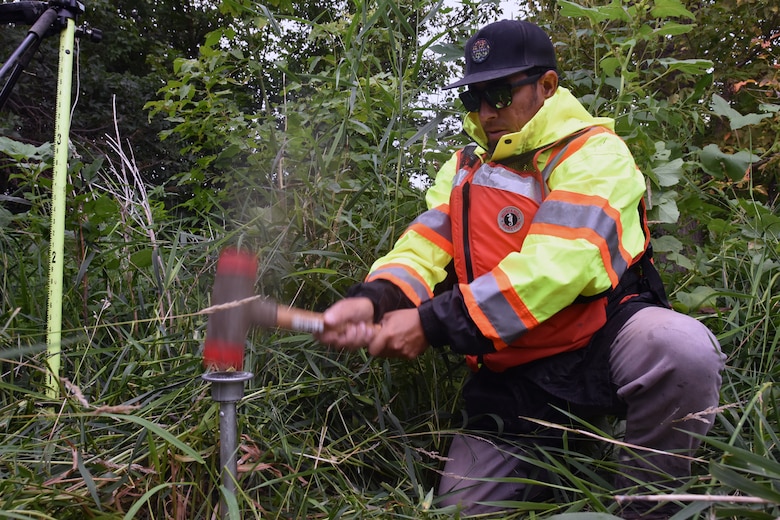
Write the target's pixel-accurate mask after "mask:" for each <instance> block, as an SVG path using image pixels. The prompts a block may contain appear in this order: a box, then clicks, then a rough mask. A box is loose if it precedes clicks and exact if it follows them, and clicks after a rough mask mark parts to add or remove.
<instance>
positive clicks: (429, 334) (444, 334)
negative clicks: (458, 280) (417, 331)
mask: <svg viewBox="0 0 780 520" xmlns="http://www.w3.org/2000/svg"><path fill="white" fill-rule="evenodd" d="M445 297H446V293H445V295H442V296H437V297H436V298H433V299H431V300H428V301H425V302H422V303H421V304H420V306H419V307H417V312H418V313H419V314H420V325H422V328H423V333H424V334H425V339H427V340H428V343H429V344H430V345H431V346H432V347H443V346H445V345H449V344H450V339H449V334H448V332H449V331H448V330H447V324H446V323H443V322H442V321H441V320H440V319H439V316H438V315H437V314H436V309H435V305H436V304H435V303H434V300H436V299H438V298H445Z"/></svg>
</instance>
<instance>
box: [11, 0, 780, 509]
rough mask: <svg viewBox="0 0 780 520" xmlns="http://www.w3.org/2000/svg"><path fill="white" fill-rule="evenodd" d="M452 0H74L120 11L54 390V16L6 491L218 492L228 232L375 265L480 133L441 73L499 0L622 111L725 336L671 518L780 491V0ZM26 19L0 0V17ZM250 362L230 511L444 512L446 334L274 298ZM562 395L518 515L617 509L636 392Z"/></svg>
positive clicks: (699, 305)
mask: <svg viewBox="0 0 780 520" xmlns="http://www.w3.org/2000/svg"><path fill="white" fill-rule="evenodd" d="M128 4H131V5H132V8H130V7H129V6H128ZM452 4H453V3H448V4H446V5H445V3H444V2H438V3H435V2H424V1H422V0H403V1H401V2H395V1H392V0H377V1H376V2H363V1H360V0H355V1H352V2H343V1H340V0H332V1H326V2H324V3H323V2H318V3H314V2H307V1H302V2H297V1H294V0H277V1H273V2H270V3H267V4H260V3H256V2H253V1H250V0H224V1H222V2H220V3H218V2H210V1H191V2H176V1H170V0H166V1H160V2H152V1H150V0H139V1H137V2H131V3H128V2H119V1H115V0H94V1H90V2H87V3H86V7H87V10H86V13H85V15H84V20H86V21H88V22H89V23H90V24H91V25H92V26H94V27H97V28H100V29H102V30H103V31H104V32H105V39H104V41H103V42H102V43H100V44H94V43H89V42H82V43H81V44H80V45H79V68H78V83H77V84H76V87H75V91H76V92H77V93H78V97H77V100H76V104H75V109H74V111H73V129H72V132H71V141H72V146H71V161H70V177H69V178H70V183H69V185H68V202H67V204H68V212H67V222H66V261H65V266H64V268H65V280H66V292H65V294H64V301H63V304H62V307H63V356H64V359H63V367H62V371H61V373H60V383H61V384H60V393H61V397H59V398H57V399H52V398H51V397H50V396H49V394H48V393H47V391H46V385H45V382H46V377H45V372H46V358H45V353H46V336H45V331H46V306H47V275H48V247H49V243H48V241H49V227H50V223H49V203H50V199H51V163H52V145H51V141H52V137H51V136H52V132H53V130H52V128H53V106H54V88H53V85H54V84H55V83H56V55H57V42H56V41H55V39H53V38H52V39H49V40H47V41H45V42H44V44H43V45H42V47H41V51H40V52H39V53H38V55H37V56H36V58H35V60H34V61H33V63H31V65H30V67H29V69H28V72H29V73H28V74H25V75H24V76H23V77H22V78H21V79H20V81H19V84H18V85H17V87H16V89H15V90H14V93H13V95H12V96H11V98H10V99H9V102H8V103H7V105H6V106H5V107H4V109H3V110H2V112H0V130H1V131H2V135H0V177H1V179H0V182H1V184H0V224H1V225H0V266H1V267H2V275H1V276H2V278H0V283H1V285H0V516H1V517H4V518H56V519H58V520H62V519H82V518H106V519H108V518H112V519H114V518H150V519H151V518H176V519H189V518H209V517H211V515H212V514H213V512H214V507H215V505H216V504H217V502H218V499H219V482H220V481H219V467H218V466H219V464H218V453H219V451H218V448H217V442H218V438H219V436H218V431H217V428H216V425H217V412H218V407H217V405H216V404H215V403H214V402H213V401H212V400H211V399H210V397H209V392H208V387H207V386H206V385H205V384H204V383H203V382H202V381H201V379H200V375H201V373H202V367H201V360H200V354H201V349H202V340H203V336H204V333H205V325H206V317H205V316H204V315H202V314H198V311H199V310H201V309H203V308H205V307H207V306H208V305H209V304H210V301H209V298H210V290H211V284H212V281H213V274H214V266H215V260H216V257H217V255H218V253H219V251H220V250H221V249H222V247H224V246H225V245H227V244H240V245H241V246H242V247H246V248H249V249H251V250H253V251H255V252H257V253H258V254H259V256H260V266H261V267H260V272H259V273H258V283H257V287H256V290H257V291H258V292H261V293H264V294H267V295H270V296H272V297H275V298H276V299H278V300H279V301H282V302H285V303H294V304H296V305H299V306H302V307H306V308H312V309H323V308H325V307H326V306H327V305H328V304H330V303H331V302H332V301H334V300H335V299H337V298H338V297H339V296H340V295H341V294H343V293H344V291H345V290H346V289H347V287H349V286H350V285H351V284H352V283H354V282H356V281H358V280H360V279H361V278H362V276H363V275H364V274H365V272H366V270H367V269H368V267H369V265H370V263H371V261H372V259H373V258H375V257H376V256H377V255H378V254H381V253H382V252H383V251H385V250H387V248H388V247H389V246H390V245H391V244H392V241H393V240H394V239H395V238H396V237H397V236H398V234H399V233H400V231H401V230H402V229H403V228H404V227H405V225H406V224H407V223H408V222H409V221H410V219H411V218H412V217H413V216H414V215H415V214H416V212H418V211H419V210H420V208H421V207H422V197H421V193H422V192H421V187H424V186H425V185H426V184H427V182H428V181H429V179H430V178H431V176H432V175H433V174H434V173H435V171H436V169H437V166H438V165H439V164H440V163H441V161H442V160H443V159H445V158H446V157H447V156H448V155H449V153H450V151H451V150H452V149H453V148H454V147H456V146H458V145H459V144H462V143H463V137H462V136H460V135H459V134H458V131H459V122H458V120H459V118H460V109H459V106H458V105H457V103H455V102H454V100H453V94H452V93H449V94H445V93H442V92H441V91H440V90H439V87H440V86H441V85H442V84H443V83H444V82H445V81H446V78H447V77H449V75H450V74H451V73H452V72H453V71H456V70H459V68H458V67H459V64H458V61H457V59H458V57H459V56H460V52H461V51H460V49H461V48H462V44H463V42H464V41H465V38H466V37H467V35H468V34H470V33H471V32H472V31H473V30H474V29H475V28H476V27H479V26H481V25H482V24H484V23H485V22H488V21H492V20H495V19H497V18H498V17H500V16H501V12H502V9H503V11H504V16H510V15H512V16H518V14H520V13H527V14H528V16H530V17H532V18H533V19H535V20H536V21H537V22H538V23H540V24H542V25H544V26H545V27H546V28H547V29H548V30H549V32H550V33H551V34H552V35H553V39H554V41H555V42H556V43H557V48H558V51H559V56H560V65H561V70H562V71H563V72H564V74H563V84H564V85H565V86H567V87H568V88H570V89H571V90H572V91H573V92H574V93H575V94H576V95H577V96H578V97H580V99H581V100H582V101H583V102H584V103H585V105H586V106H587V107H588V108H589V109H590V110H591V111H592V112H594V113H598V114H599V115H606V116H610V117H613V118H615V119H616V121H617V130H618V132H619V133H620V134H621V135H622V136H623V137H624V138H625V139H626V141H627V142H628V144H629V145H630V147H631V149H632V150H633V152H634V153H635V155H636V158H637V161H638V163H639V165H640V167H641V168H642V170H643V172H644V173H645V174H646V175H647V177H648V193H649V195H648V202H649V205H650V207H651V216H652V219H653V231H654V233H655V235H656V238H655V240H654V244H655V249H656V251H657V252H658V253H659V255H658V256H659V258H658V263H659V264H660V265H661V267H662V271H663V276H664V278H665V281H666V282H667V286H668V288H669V289H670V292H671V296H672V300H673V303H674V305H675V307H676V308H678V309H680V310H682V311H685V312H689V313H691V314H692V315H694V316H696V317H697V318H699V319H701V320H703V321H704V322H705V323H707V325H709V326H710V327H711V328H712V329H713V331H714V332H715V333H716V335H717V336H718V338H719V340H720V341H721V343H722V344H723V347H724V350H725V352H726V353H727V354H728V366H727V369H726V371H725V373H724V384H723V390H722V400H721V407H720V409H719V411H718V414H717V420H716V424H715V427H714V428H713V430H712V432H711V434H710V435H709V436H708V437H707V438H706V439H704V446H703V448H702V449H701V451H700V452H699V453H698V454H697V455H698V458H697V459H696V462H695V471H696V476H695V477H694V478H692V479H691V480H690V481H688V482H675V483H672V486H673V487H674V488H676V490H677V492H678V493H686V494H697V495H699V496H700V498H699V499H686V500H684V501H683V502H682V504H684V505H685V508H684V509H683V511H682V513H681V514H680V515H679V516H678V517H676V518H678V519H684V518H697V517H698V518H738V519H744V518H756V519H772V518H776V517H778V516H780V489H778V486H779V485H780V482H779V480H780V460H778V431H780V415H779V414H778V409H777V406H776V404H777V402H776V400H777V399H778V389H777V388H776V387H775V379H776V378H777V376H778V371H780V364H779V363H778V353H777V347H778V342H780V335H779V333H778V324H779V322H780V317H779V316H780V313H778V306H779V305H780V295H778V293H777V291H776V290H775V289H776V285H777V284H778V279H779V278H780V246H779V245H778V234H780V217H779V216H778V214H777V202H778V201H777V196H778V178H779V176H780V141H779V140H778V137H777V136H778V133H780V77H779V76H780V72H779V70H780V61H778V54H780V46H779V45H778V41H780V32H778V29H777V28H778V27H780V7H777V6H775V5H767V4H769V3H768V2H763V1H759V0H727V1H718V2H712V1H708V2H697V1H693V0H684V1H683V0H655V1H652V0H640V1H638V2H625V1H621V0H612V1H611V2H610V3H607V2H605V1H599V0H578V1H577V2H574V1H569V0H558V1H557V2H553V1H552V0H549V1H547V2H537V3H525V2H523V3H522V4H518V5H512V6H508V5H503V4H502V5H499V4H496V3H492V2H486V3H480V2H475V1H470V0H466V1H463V2H462V3H459V4H454V7H453V6H452ZM25 31H26V28H24V27H4V28H3V30H2V31H0V42H2V48H3V49H7V50H10V49H13V48H14V46H15V45H17V44H18V42H20V41H21V38H23V36H24V34H25ZM245 365H246V367H247V368H248V369H249V370H251V371H252V372H253V373H254V378H253V379H252V380H251V381H250V382H249V383H248V385H247V389H246V397H245V399H244V400H243V401H242V402H241V403H240V406H239V409H238V411H239V418H240V425H239V427H240V431H241V434H242V437H241V448H240V457H241V459H240V461H239V470H240V475H241V478H240V492H239V493H238V495H237V496H236V500H235V501H229V505H230V508H231V510H232V511H233V513H234V515H233V516H234V517H236V518H237V517H239V511H240V517H242V518H260V517H266V518H368V517H371V518H450V517H452V516H453V513H454V512H453V511H448V510H444V509H440V508H439V507H438V506H437V503H436V499H435V496H434V495H433V489H435V483H436V480H437V473H436V472H437V470H438V469H439V468H440V466H441V458H442V455H443V454H444V453H446V445H447V441H448V439H449V437H450V436H451V434H452V433H453V432H454V431H456V430H457V429H458V428H459V427H460V426H461V413H460V411H459V405H460V403H459V401H458V390H459V388H460V386H461V384H462V382H463V380H464V377H465V375H466V371H465V368H464V366H463V364H462V362H461V361H460V360H459V359H458V358H457V357H456V356H453V355H449V354H446V353H443V352H428V353H426V354H425V355H424V356H423V357H422V358H420V359H419V360H417V361H415V362H412V363H403V362H391V361H385V360H376V359H369V358H367V357H366V356H365V355H362V354H352V355H345V354H339V353H335V352H330V351H328V350H327V349H325V348H324V347H322V346H321V345H318V344H316V342H314V341H313V340H312V338H311V337H310V336H307V335H297V334H290V333H283V332H276V331H259V330H258V331H253V332H252V333H251V334H250V337H249V340H248V343H247V355H246V361H245ZM574 424H575V425H574V426H573V427H572V429H571V430H570V431H569V432H568V433H567V435H569V436H570V437H571V443H569V444H567V446H566V449H564V450H560V451H554V452H549V453H546V454H545V457H544V458H543V459H542V460H539V461H537V462H536V464H539V465H540V466H541V467H544V468H546V469H548V470H549V471H550V472H551V473H552V474H553V476H554V479H553V482H552V483H551V484H550V491H551V493H552V498H551V499H550V500H548V501H546V502H539V503H522V504H517V513H516V514H514V515H513V516H511V517H512V518H552V517H553V516H555V515H564V517H565V518H571V519H576V518H578V517H579V518H591V519H594V518H611V516H610V513H614V512H616V511H617V506H618V504H617V503H616V500H615V498H614V497H615V495H625V494H631V492H632V490H631V489H613V487H612V485H611V483H610V482H611V478H610V477H611V476H612V475H614V474H615V473H618V472H620V471H621V468H620V464H619V462H618V461H617V460H616V459H615V458H614V457H612V455H613V451H614V447H615V446H617V444H618V443H619V442H620V436H619V431H620V423H619V422H617V421H615V422H613V423H606V424H601V425H591V424H584V423H578V422H576V421H575V423H574ZM594 438H599V439H600V441H599V442H593V441H592V440H593V439H594ZM659 480H660V481H661V484H666V485H669V483H664V482H663V476H659ZM704 495H718V496H728V497H739V498H737V499H733V500H731V501H728V500H715V499H712V497H705V496H704ZM739 500H742V501H741V502H740V501H739ZM504 517H507V516H506V515H504Z"/></svg>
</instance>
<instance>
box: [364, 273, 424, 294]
mask: <svg viewBox="0 0 780 520" xmlns="http://www.w3.org/2000/svg"><path fill="white" fill-rule="evenodd" d="M382 275H386V276H389V277H392V278H394V279H396V280H399V281H401V282H402V283H405V284H406V285H408V286H409V287H410V288H411V289H412V291H414V293H415V294H416V295H417V297H418V298H419V299H420V301H421V302H424V301H427V300H428V298H429V292H428V288H427V287H425V285H423V284H422V283H420V280H418V279H417V278H415V277H414V276H413V275H412V274H411V273H410V272H409V271H407V270H406V269H404V268H403V267H398V266H395V265H393V266H388V267H380V268H379V269H377V270H376V271H374V272H373V273H371V274H370V275H369V276H368V280H369V281H370V280H375V279H376V278H377V277H382Z"/></svg>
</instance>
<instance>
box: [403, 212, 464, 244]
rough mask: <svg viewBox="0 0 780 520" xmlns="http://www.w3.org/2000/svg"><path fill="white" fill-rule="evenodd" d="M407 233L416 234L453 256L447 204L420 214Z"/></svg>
mask: <svg viewBox="0 0 780 520" xmlns="http://www.w3.org/2000/svg"><path fill="white" fill-rule="evenodd" d="M408 231H414V232H416V233H418V234H419V235H420V236H422V237H423V238H425V239H426V240H428V241H429V242H431V243H433V244H435V245H436V246H438V247H439V248H440V249H442V250H443V251H444V252H446V253H447V254H448V255H450V256H453V248H452V225H451V223H450V215H449V205H448V204H442V205H441V206H438V207H436V208H433V209H430V210H428V211H426V212H424V213H422V214H421V215H420V216H418V217H417V218H416V219H415V221H414V222H412V223H411V224H410V225H409V228H408V229H407V232H408Z"/></svg>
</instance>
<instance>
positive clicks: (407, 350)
mask: <svg viewBox="0 0 780 520" xmlns="http://www.w3.org/2000/svg"><path fill="white" fill-rule="evenodd" d="M381 327H382V328H381V329H379V330H378V331H377V332H376V334H374V338H373V340H372V341H371V342H370V343H369V344H368V353H369V354H371V355H372V356H376V357H387V358H403V359H414V358H416V357H417V356H419V355H420V354H422V353H423V352H425V349H427V348H428V340H427V339H425V333H424V332H423V328H422V324H421V323H420V314H419V313H418V312H417V309H403V310H400V311H393V312H388V313H387V314H385V316H384V318H382V323H381Z"/></svg>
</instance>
